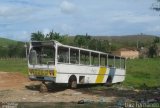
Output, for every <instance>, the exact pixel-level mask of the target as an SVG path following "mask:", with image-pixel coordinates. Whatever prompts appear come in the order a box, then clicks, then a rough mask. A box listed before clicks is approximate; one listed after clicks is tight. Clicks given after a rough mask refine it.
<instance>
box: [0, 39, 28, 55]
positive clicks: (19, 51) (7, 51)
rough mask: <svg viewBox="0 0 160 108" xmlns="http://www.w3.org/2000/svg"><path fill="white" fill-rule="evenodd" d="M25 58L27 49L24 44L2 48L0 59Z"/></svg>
mask: <svg viewBox="0 0 160 108" xmlns="http://www.w3.org/2000/svg"><path fill="white" fill-rule="evenodd" d="M25 56H26V55H25V47H24V43H23V42H16V43H14V44H9V45H6V46H0V58H16V57H18V58H24V57H25Z"/></svg>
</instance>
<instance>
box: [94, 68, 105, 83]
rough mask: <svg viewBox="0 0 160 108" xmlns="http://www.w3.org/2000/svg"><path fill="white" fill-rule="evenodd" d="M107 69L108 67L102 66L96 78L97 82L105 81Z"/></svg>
mask: <svg viewBox="0 0 160 108" xmlns="http://www.w3.org/2000/svg"><path fill="white" fill-rule="evenodd" d="M106 70H107V68H106V67H100V69H99V73H98V75H97V78H96V83H103V79H104V74H106Z"/></svg>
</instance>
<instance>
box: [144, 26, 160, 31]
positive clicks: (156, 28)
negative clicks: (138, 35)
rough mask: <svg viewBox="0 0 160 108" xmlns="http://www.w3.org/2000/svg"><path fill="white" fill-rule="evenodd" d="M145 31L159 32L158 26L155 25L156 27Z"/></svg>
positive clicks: (159, 27)
mask: <svg viewBox="0 0 160 108" xmlns="http://www.w3.org/2000/svg"><path fill="white" fill-rule="evenodd" d="M147 31H149V32H160V26H159V25H157V26H154V27H152V26H151V27H148V29H147Z"/></svg>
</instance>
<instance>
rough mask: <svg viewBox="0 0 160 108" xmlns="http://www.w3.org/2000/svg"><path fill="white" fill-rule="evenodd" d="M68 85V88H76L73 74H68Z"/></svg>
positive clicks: (75, 79)
mask: <svg viewBox="0 0 160 108" xmlns="http://www.w3.org/2000/svg"><path fill="white" fill-rule="evenodd" d="M68 85H69V88H71V89H75V88H77V78H76V76H75V75H72V76H70V78H69V81H68Z"/></svg>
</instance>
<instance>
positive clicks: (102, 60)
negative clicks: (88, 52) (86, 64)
mask: <svg viewBox="0 0 160 108" xmlns="http://www.w3.org/2000/svg"><path fill="white" fill-rule="evenodd" d="M100 65H101V66H106V65H107V55H104V54H100Z"/></svg>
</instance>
